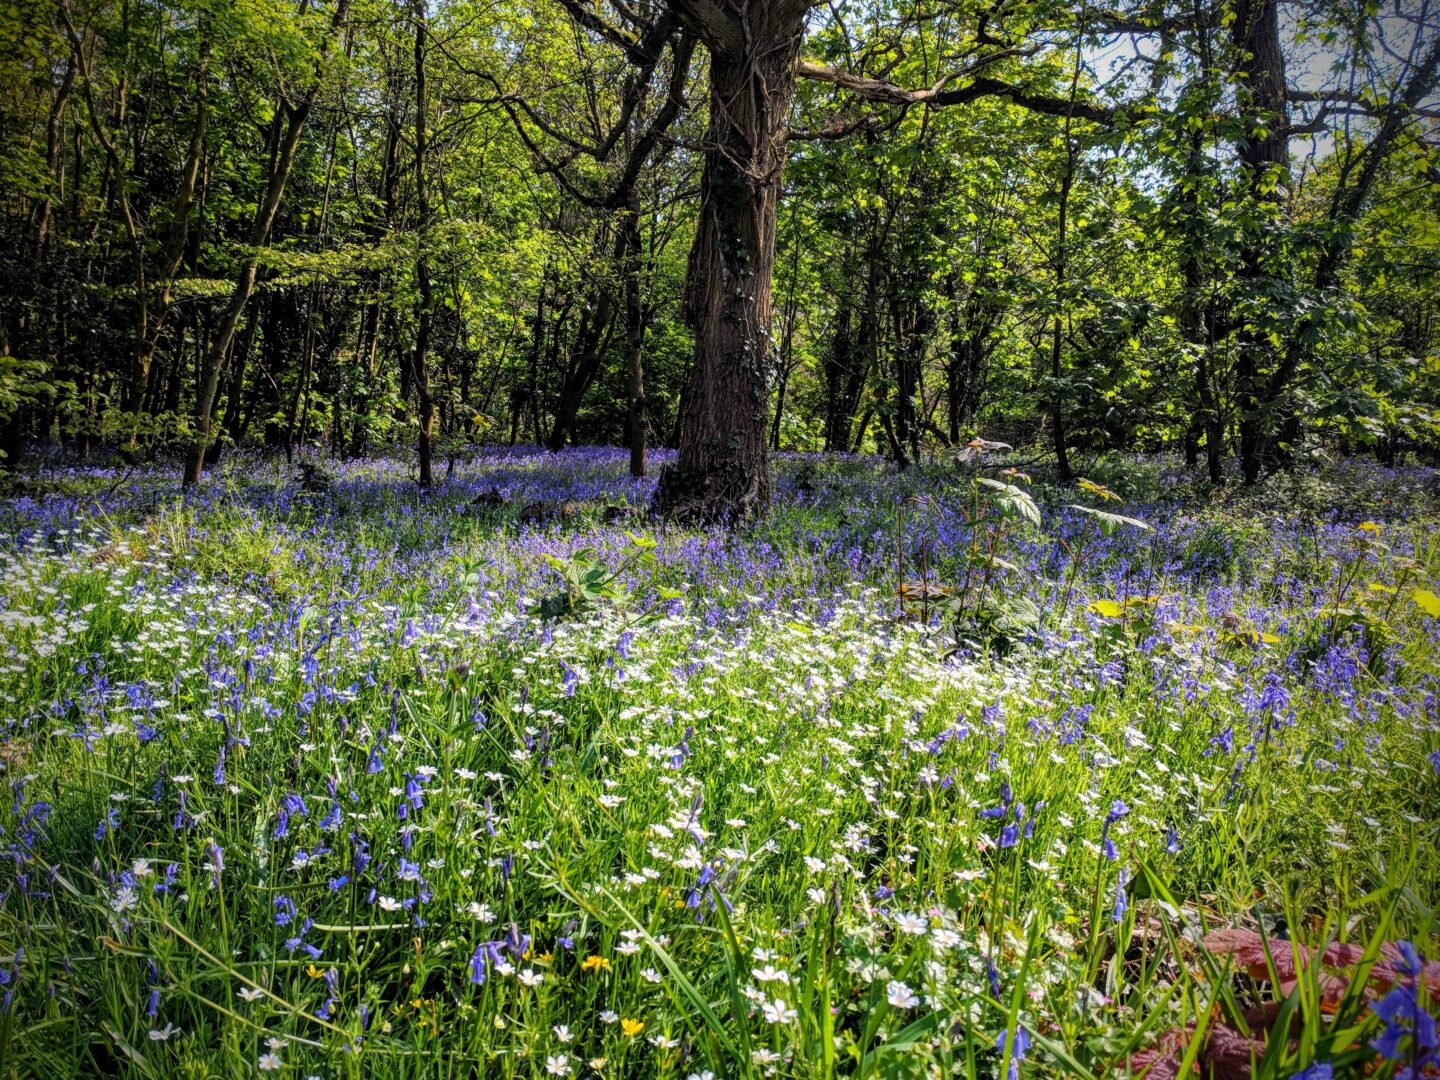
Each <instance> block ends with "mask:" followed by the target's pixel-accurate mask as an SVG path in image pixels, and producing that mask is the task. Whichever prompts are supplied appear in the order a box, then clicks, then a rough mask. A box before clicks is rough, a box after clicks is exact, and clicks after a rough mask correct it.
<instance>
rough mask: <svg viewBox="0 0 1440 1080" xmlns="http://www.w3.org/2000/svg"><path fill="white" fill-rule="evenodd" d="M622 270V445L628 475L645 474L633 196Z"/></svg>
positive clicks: (624, 229)
mask: <svg viewBox="0 0 1440 1080" xmlns="http://www.w3.org/2000/svg"><path fill="white" fill-rule="evenodd" d="M620 236H621V242H622V251H623V253H624V254H623V257H622V271H623V274H624V277H625V372H626V398H627V402H626V408H625V442H626V443H627V444H628V445H629V447H630V475H631V476H635V477H640V476H644V475H645V358H644V353H643V351H642V348H643V346H644V344H645V310H644V307H643V306H642V304H641V297H640V285H641V282H640V271H641V259H640V252H641V248H640V205H639V202H638V200H636V199H634V198H633V197H632V199H631V202H630V205H628V206H627V207H626V208H625V214H624V216H623V217H622V218H621V221H620Z"/></svg>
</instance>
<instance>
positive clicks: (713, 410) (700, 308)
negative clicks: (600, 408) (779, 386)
mask: <svg viewBox="0 0 1440 1080" xmlns="http://www.w3.org/2000/svg"><path fill="white" fill-rule="evenodd" d="M672 6H673V7H675V8H676V9H677V10H678V13H679V14H680V15H681V17H682V18H684V19H685V20H686V21H687V23H688V24H689V25H690V26H691V28H692V29H693V30H694V31H695V32H696V33H697V34H698V35H699V36H700V38H701V40H702V41H703V42H704V43H705V44H706V46H707V47H708V48H709V50H710V127H709V131H708V132H707V133H706V138H705V169H704V174H703V176H702V178H701V182H700V221H699V224H698V226H697V228H696V232H695V243H694V246H693V247H692V248H691V250H690V262H689V266H688V269H687V278H686V283H685V315H686V318H687V319H688V321H689V323H690V325H691V326H692V327H693V328H694V331H695V361H696V362H695V367H694V369H693V370H692V372H691V375H690V380H689V383H688V385H687V387H686V392H685V406H684V413H683V415H682V419H681V429H680V448H679V451H680V452H679V456H678V458H677V460H676V462H675V464H674V465H672V466H669V467H668V468H666V470H665V471H664V473H663V474H662V475H661V477H660V484H659V488H658V490H657V491H656V496H655V499H656V507H657V509H659V510H660V511H661V512H663V513H668V514H671V515H674V516H680V517H696V516H699V517H716V516H742V517H743V516H746V515H748V514H751V513H753V512H755V511H758V510H761V509H763V508H764V507H765V505H766V503H767V502H768V500H769V496H770V468H769V461H768V458H767V452H766V445H765V441H766V440H765V436H766V423H765V414H766V408H767V406H768V404H769V396H770V395H769V387H770V288H771V272H772V269H773V263H774V259H775V218H776V208H777V204H778V202H779V195H780V174H781V171H782V169H783V168H784V164H785V139H786V136H787V134H788V116H787V114H788V112H789V109H790V102H791V99H792V98H793V97H794V94H795V74H794V64H795V60H796V57H797V55H798V54H799V50H800V41H801V37H802V35H803V31H804V23H805V6H804V5H803V4H798V3H784V2H779V0H770V2H759V3H757V2H753V0H752V2H746V0H717V2H710V3H705V4H703V5H699V6H698V8H697V9H696V10H689V9H690V8H691V5H690V4H689V3H685V2H681V0H672Z"/></svg>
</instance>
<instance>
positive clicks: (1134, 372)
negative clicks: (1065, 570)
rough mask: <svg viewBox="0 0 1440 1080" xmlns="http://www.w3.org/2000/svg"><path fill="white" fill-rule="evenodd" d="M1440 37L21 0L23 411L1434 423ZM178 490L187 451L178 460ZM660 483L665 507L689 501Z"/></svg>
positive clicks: (955, 4) (143, 447)
mask: <svg viewBox="0 0 1440 1080" xmlns="http://www.w3.org/2000/svg"><path fill="white" fill-rule="evenodd" d="M1437 29H1440V5H1435V4H1432V3H1430V2H1429V0H1390V2H1387V3H1383V4H1381V3H1357V2H1337V3H1305V4H1300V3H1279V2H1278V0H1177V2H1169V0H1156V2H1150V3H1144V4H1140V5H1130V4H1117V5H1113V6H1107V5H1102V4H1077V3H1052V2H1048V0H1016V2H1008V0H979V2H977V0H941V2H939V3H923V4H922V3H910V2H898V3H894V2H889V0H880V2H862V3H854V2H847V3H833V4H830V5H815V6H811V5H809V4H806V3H804V2H801V0H789V2H788V3H787V2H784V0H766V2H759V3H743V2H741V0H670V2H668V3H660V2H652V0H539V2H537V3H535V4H528V3H506V2H500V3H496V2H493V0H484V2H471V0H438V2H436V3H426V2H425V0H415V2H414V3H390V2H376V0H321V2H314V0H182V2H179V3H159V2H155V0H59V2H57V0H36V2H34V3H26V4H21V5H11V6H9V7H8V8H7V9H5V10H4V11H3V12H0V100H3V114H0V230H3V239H0V421H3V426H4V440H3V441H4V450H5V452H6V454H7V455H8V457H7V461H8V462H9V463H11V464H14V463H15V462H17V461H19V460H21V459H22V457H23V455H24V453H26V452H27V449H28V448H33V447H34V446H35V445H36V444H39V443H47V442H48V443H53V442H57V441H58V442H61V443H63V444H64V445H65V446H66V447H67V448H69V449H70V450H73V451H74V452H76V453H78V454H90V455H95V454H100V453H105V454H113V453H115V452H119V453H121V454H123V455H126V456H129V457H131V458H138V457H141V456H152V455H154V454H157V453H174V454H175V455H176V457H177V461H179V460H181V459H183V460H184V461H185V465H184V478H185V480H186V481H187V482H194V481H196V480H198V479H199V478H200V476H201V468H202V465H203V463H204V462H205V461H207V460H208V461H212V462H213V461H214V460H216V459H217V458H218V456H219V455H221V454H223V453H224V452H225V451H226V448H228V447H231V446H234V445H237V444H246V443H261V444H265V445H267V446H271V447H275V448H283V450H284V452H285V453H286V454H287V455H293V454H295V453H296V452H297V451H298V450H299V448H301V447H302V446H304V445H309V446H314V445H316V444H324V445H325V446H327V447H329V448H330V449H331V450H333V451H334V452H335V453H338V454H352V453H361V452H364V451H366V450H369V449H373V448H377V447H380V446H384V445H390V444H394V443H401V442H403V443H405V444H413V445H414V446H415V447H416V452H417V463H416V469H417V477H418V478H419V479H420V480H421V482H423V483H429V482H430V480H431V479H432V475H433V471H432V470H435V469H436V468H438V467H439V466H437V464H436V462H443V460H444V459H445V458H446V457H447V456H448V455H454V454H456V453H459V452H460V451H461V448H463V447H465V446H468V445H471V444H474V443H487V442H488V443H507V442H508V443H514V442H533V443H540V444H544V445H548V446H550V447H552V448H559V447H563V446H565V445H567V444H569V443H572V442H580V443H610V444H615V443H624V444H626V445H628V446H630V447H631V449H632V455H631V457H632V469H633V470H634V471H636V472H637V473H639V472H643V471H644V469H645V464H646V461H645V453H646V447H647V446H650V445H656V444H664V445H670V446H675V445H678V446H679V447H680V459H679V462H678V464H677V466H676V467H675V470H676V475H675V476H674V477H672V481H673V482H672V483H671V484H670V486H669V489H667V488H666V485H665V482H664V481H662V499H663V498H664V496H665V491H666V490H670V491H671V496H672V498H671V502H672V503H678V502H682V501H685V500H687V499H688V500H690V501H692V502H693V501H696V500H698V501H701V502H705V501H708V502H710V503H714V504H718V505H721V506H722V508H729V509H737V508H738V509H741V510H746V509H749V508H751V507H753V506H755V505H760V504H763V501H764V499H765V496H766V491H767V471H766V465H765V454H766V452H767V450H774V449H795V450H814V451H818V450H830V451H850V450H870V451H876V452H880V453H884V454H887V455H889V456H890V457H892V458H893V459H894V460H895V461H896V462H897V463H899V464H900V465H902V466H904V465H907V464H910V463H913V462H916V461H920V460H923V459H925V458H927V457H928V456H930V455H933V454H937V453H943V452H945V451H946V450H950V449H955V448H959V447H962V446H963V445H964V444H965V443H966V442H967V441H969V440H970V439H972V438H973V437H975V436H976V435H983V436H984V437H986V438H995V439H1003V440H1004V441H1006V442H1009V443H1013V444H1015V445H1017V446H1021V445H1024V446H1034V447H1036V448H1037V452H1038V451H1040V450H1043V451H1044V452H1045V453H1046V454H1047V455H1048V456H1049V460H1051V461H1053V462H1054V465H1055V469H1056V472H1057V474H1058V476H1059V478H1061V479H1065V478H1067V477H1068V476H1069V475H1070V473H1071V472H1072V469H1073V468H1074V466H1073V458H1074V456H1075V454H1077V453H1082V454H1083V453H1090V452H1096V451H1102V450H1106V449H1133V450H1143V451H1154V450H1162V449H1166V450H1183V452H1184V453H1185V455H1186V457H1187V459H1188V460H1189V461H1190V462H1191V463H1192V464H1193V465H1194V466H1195V467H1196V468H1197V469H1205V470H1208V473H1209V476H1210V477H1211V478H1212V479H1213V480H1216V481H1221V480H1230V479H1234V480H1244V481H1247V482H1253V481H1255V480H1258V479H1260V478H1262V477H1263V476H1265V475H1266V474H1268V473H1269V472H1271V471H1273V470H1274V469H1277V468H1282V467H1284V466H1286V465H1287V464H1289V463H1291V462H1293V461H1295V460H1297V459H1299V458H1302V457H1304V456H1306V455H1310V454H1314V453H1335V454H1355V453H1360V452H1364V453H1371V454H1374V455H1375V456H1376V457H1378V458H1379V459H1380V460H1381V461H1383V462H1386V463H1394V462H1395V461H1397V459H1399V458H1400V457H1402V456H1406V455H1419V456H1421V457H1422V458H1424V459H1427V460H1433V458H1434V454H1435V447H1436V445H1437V437H1440V411H1437V410H1440V305H1437V302H1436V296H1437V273H1440V168H1437V150H1440V105H1437V101H1436V97H1435V90H1436V84H1437V79H1440V32H1437ZM177 468H178V466H177ZM677 493H678V494H677Z"/></svg>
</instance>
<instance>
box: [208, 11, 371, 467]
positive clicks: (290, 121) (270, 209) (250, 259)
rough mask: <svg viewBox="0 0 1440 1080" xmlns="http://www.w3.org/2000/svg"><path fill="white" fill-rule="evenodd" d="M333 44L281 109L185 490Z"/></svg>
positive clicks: (212, 361)
mask: <svg viewBox="0 0 1440 1080" xmlns="http://www.w3.org/2000/svg"><path fill="white" fill-rule="evenodd" d="M349 12H350V0H340V2H339V4H338V5H337V6H336V8H335V16H334V18H333V19H332V21H331V23H330V31H331V34H332V35H333V33H334V31H335V30H336V29H338V28H339V27H340V26H342V25H344V22H345V19H346V18H347V16H348V15H349ZM330 44H331V41H330V38H329V37H327V38H326V39H325V42H324V44H323V45H322V46H321V49H320V57H319V59H318V61H317V70H316V72H315V78H314V79H313V81H312V82H311V84H310V86H309V87H308V88H307V90H306V92H305V96H304V97H303V98H301V99H300V101H299V102H298V103H296V104H295V105H293V106H287V105H286V103H285V102H283V101H282V102H281V103H280V110H281V111H285V112H288V118H287V120H286V123H285V134H284V136H283V137H282V138H281V140H280V144H279V146H278V148H277V150H276V153H275V157H274V159H273V160H272V162H271V165H270V175H269V176H268V177H267V179H266V183H265V195H264V197H263V198H262V199H261V201H260V205H259V206H258V207H257V208H256V211H255V223H254V225H253V226H252V227H251V230H250V254H248V255H247V256H246V257H245V261H244V263H242V264H241V267H240V272H239V273H238V274H237V275H236V277H235V285H234V288H233V289H232V290H231V293H230V300H229V302H228V303H227V304H226V305H225V310H224V312H223V313H222V315H221V317H220V326H219V327H218V328H217V330H216V332H215V337H214V339H213V340H212V341H211V342H210V347H209V348H208V349H207V350H206V351H205V358H204V361H203V362H202V365H201V372H200V388H199V393H198V394H197V395H196V398H195V441H194V443H193V444H192V446H191V448H190V454H189V457H188V458H187V460H186V463H185V473H184V476H183V478H182V484H183V485H184V486H185V487H190V486H191V485H193V484H198V483H199V482H200V478H201V476H202V475H203V474H204V471H205V455H206V452H207V451H208V450H209V449H210V438H211V428H212V426H213V416H214V411H215V394H216V391H217V390H218V389H219V386H220V373H221V371H222V369H223V367H224V364H225V358H226V357H227V356H228V355H229V352H230V344H231V342H232V341H234V339H235V328H236V326H237V325H239V322H240V316H241V315H242V314H243V313H244V311H245V305H246V304H248V303H249V302H250V294H251V293H252V292H254V290H255V276H256V273H257V271H258V269H259V265H260V264H259V255H258V252H259V249H261V248H263V247H265V246H267V245H268V244H269V242H270V230H271V228H272V227H273V226H274V224H275V216H276V214H277V213H279V210H280V198H281V196H282V195H284V194H285V183H286V181H287V180H289V178H290V168H291V166H292V165H294V163H295V153H296V151H297V150H298V149H299V146H300V135H301V134H302V132H303V131H304V130H305V120H306V118H307V117H308V116H309V115H310V110H311V109H312V108H314V106H315V99H316V98H317V97H319V95H320V86H321V82H322V80H323V78H324V69H325V67H326V66H327V64H326V61H327V60H328V58H329V52H330Z"/></svg>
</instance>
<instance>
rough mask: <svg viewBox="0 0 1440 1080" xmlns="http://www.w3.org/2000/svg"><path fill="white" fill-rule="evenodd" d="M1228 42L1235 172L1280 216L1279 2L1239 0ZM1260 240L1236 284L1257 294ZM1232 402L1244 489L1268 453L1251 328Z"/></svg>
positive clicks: (1283, 118) (1286, 154)
mask: <svg viewBox="0 0 1440 1080" xmlns="http://www.w3.org/2000/svg"><path fill="white" fill-rule="evenodd" d="M1233 34H1234V41H1235V45H1236V47H1237V48H1238V49H1239V50H1240V64H1239V67H1238V69H1237V72H1236V73H1237V75H1238V76H1239V79H1240V82H1241V84H1242V85H1241V88H1240V94H1241V97H1242V101H1243V102H1244V107H1242V110H1241V113H1242V117H1243V118H1244V122H1245V124H1246V125H1247V133H1246V134H1245V135H1244V136H1242V138H1241V139H1240V142H1239V147H1238V152H1239V158H1240V165H1241V168H1242V169H1243V171H1244V173H1245V176H1246V179H1247V181H1248V184H1249V188H1250V194H1251V197H1252V198H1254V199H1255V200H1256V201H1257V202H1258V203H1260V204H1262V205H1269V206H1272V207H1274V208H1275V212H1276V213H1278V212H1279V198H1278V195H1277V191H1278V189H1279V186H1280V185H1282V184H1284V183H1285V182H1286V181H1287V180H1288V179H1289V174H1290V136H1289V130H1288V129H1289V126H1290V113H1289V109H1288V107H1287V105H1286V102H1285V56H1284V53H1283V52H1281V49H1280V17H1279V3H1278V0H1239V3H1238V4H1237V6H1236V10H1235V23H1234V29H1233ZM1264 247H1265V241H1264V238H1263V234H1257V235H1255V236H1252V238H1251V239H1250V240H1249V241H1248V242H1247V243H1246V245H1245V247H1244V250H1243V251H1242V252H1241V256H1240V268H1239V272H1238V276H1239V277H1240V278H1241V280H1242V281H1243V282H1246V283H1248V284H1250V285H1251V286H1252V287H1257V286H1258V285H1259V282H1260V280H1261V279H1262V278H1263V277H1264V274H1265V268H1264V262H1263V260H1264ZM1238 339H1239V340H1238V346H1239V354H1238V359H1237V361H1236V366H1235V375H1236V379H1235V398H1236V407H1237V409H1238V411H1239V429H1240V439H1239V442H1240V472H1241V475H1242V476H1243V477H1244V480H1245V483H1246V484H1247V485H1249V484H1254V483H1255V482H1256V481H1257V480H1259V479H1260V474H1261V470H1262V468H1263V465H1264V459H1265V454H1266V450H1267V443H1268V439H1267V431H1268V427H1269V422H1270V418H1269V415H1268V414H1269V411H1270V404H1271V403H1270V402H1268V401H1266V400H1265V394H1264V393H1263V383H1262V371H1263V369H1264V367H1265V365H1264V360H1265V358H1266V357H1267V355H1268V354H1269V349H1268V347H1267V346H1266V344H1265V342H1264V341H1263V339H1262V338H1261V335H1260V334H1259V333H1258V332H1256V331H1255V329H1254V328H1252V327H1242V328H1241V330H1240V333H1239V335H1238Z"/></svg>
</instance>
